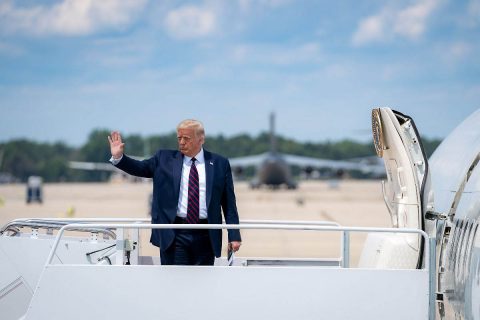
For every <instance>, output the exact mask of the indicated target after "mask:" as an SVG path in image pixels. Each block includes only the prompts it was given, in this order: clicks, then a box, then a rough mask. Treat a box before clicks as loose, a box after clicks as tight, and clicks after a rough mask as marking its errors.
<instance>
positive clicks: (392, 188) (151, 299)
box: [0, 108, 480, 320]
mask: <svg viewBox="0 0 480 320" xmlns="http://www.w3.org/2000/svg"><path fill="white" fill-rule="evenodd" d="M479 121H480V110H478V111H477V112H475V113H474V114H472V115H471V116H470V117H469V118H467V119H466V120H465V121H464V122H463V123H462V124H460V125H459V126H458V127H457V128H456V129H455V130H454V131H453V132H452V133H451V134H450V135H449V136H448V137H447V138H446V139H445V140H444V141H443V142H442V144H441V145H440V146H439V147H438V148H437V150H436V151H435V153H434V154H433V155H432V157H431V158H430V159H429V160H428V161H427V159H426V157H425V153H424V152H423V149H422V143H421V140H420V136H419V133H418V131H417V128H416V126H415V123H414V122H413V119H412V118H410V117H409V116H406V115H404V114H402V113H399V112H396V111H393V110H391V109H388V108H378V109H374V110H373V113H372V128H373V132H374V141H375V146H376V150H377V153H378V155H379V156H381V157H382V158H383V161H384V163H385V167H386V172H387V180H386V181H385V182H384V183H383V190H384V199H385V203H386V207H387V211H388V212H389V214H390V216H391V218H392V227H391V228H360V227H342V226H338V225H335V224H332V223H331V222H330V223H325V222H321V221H241V222H240V224H239V225H235V226H232V225H228V226H227V225H190V226H188V227H190V228H193V229H202V228H240V229H262V230H263V229H274V230H303V231H304V232H337V233H339V234H340V235H341V237H342V239H343V241H342V242H341V247H340V256H339V257H333V258H330V259H285V258H278V259H271V258H269V259H267V258H261V257H260V258H258V257H255V258H249V257H247V258H237V259H236V260H235V262H234V264H233V266H227V263H226V261H225V259H219V260H217V261H216V265H215V266H211V267H210V266H202V267H195V266H159V265H158V263H159V261H158V257H149V256H141V255H139V252H138V245H137V242H138V233H137V232H136V231H138V230H139V229H152V228H185V227H186V226H185V225H151V224H148V221H147V220H138V219H77V220H75V219H34V220H32V219H18V220H14V221H12V222H11V223H9V224H7V225H6V226H4V227H3V228H2V229H0V231H1V235H0V270H1V271H2V272H0V312H1V314H2V319H3V318H5V319H18V318H20V317H22V318H23V319H66V318H68V319H84V318H86V317H91V316H92V315H94V316H95V317H96V318H115V319H130V318H134V317H135V318H141V319H154V318H158V317H160V316H161V317H162V318H164V319H186V318H191V317H195V319H218V318H224V317H226V316H228V318H230V319H245V318H247V317H248V318H254V319H293V318H297V319H320V318H321V319H394V320H395V319H429V320H433V319H449V320H450V319H455V320H457V319H471V320H479V319H480V299H479V297H480V236H479V235H478V233H477V231H478V223H479V217H480V209H479V208H480V197H478V195H479V188H480V168H479V166H478V162H479V159H480V128H479V127H478V123H479ZM30 228H31V230H32V231H30V230H29V229H30ZM42 230H43V231H42ZM55 230H57V231H55ZM68 231H75V233H73V234H66V233H67V232H68ZM354 232H367V233H368V237H367V240H366V242H365V245H364V248H363V251H362V255H361V258H360V262H359V265H358V266H357V267H356V268H351V267H350V262H349V247H350V244H349V243H350V234H352V233H354ZM127 233H130V237H127V236H126V234H127ZM99 235H103V237H99ZM127 263H128V264H127ZM192 283H194V284H195V285H194V286H192ZM205 288H206V289H205ZM179 295H182V296H183V295H188V296H190V295H191V296H194V297H195V299H192V300H190V301H189V302H188V306H186V304H185V302H184V301H182V299H179V298H178V297H179ZM212 301H214V302H212ZM212 303H213V304H214V306H212Z"/></svg>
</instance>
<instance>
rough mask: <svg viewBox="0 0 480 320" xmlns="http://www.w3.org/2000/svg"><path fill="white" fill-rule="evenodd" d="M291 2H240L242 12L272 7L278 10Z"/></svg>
mask: <svg viewBox="0 0 480 320" xmlns="http://www.w3.org/2000/svg"><path fill="white" fill-rule="evenodd" d="M290 2H292V1H291V0H238V5H239V7H240V9H241V10H242V11H250V9H252V8H258V7H270V8H277V7H281V6H284V5H286V4H289V3H290Z"/></svg>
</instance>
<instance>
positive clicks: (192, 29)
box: [165, 5, 217, 39]
mask: <svg viewBox="0 0 480 320" xmlns="http://www.w3.org/2000/svg"><path fill="white" fill-rule="evenodd" d="M165 26H166V28H167V31H168V33H169V34H170V35H171V36H172V37H174V38H178V39H192V38H202V37H206V36H209V35H212V34H213V33H214V32H215V31H216V27H217V16H216V14H215V12H214V11H213V10H212V9H208V8H200V7H196V6H192V5H187V6H182V7H180V8H178V9H175V10H172V11H170V12H169V13H168V14H167V17H166V19H165Z"/></svg>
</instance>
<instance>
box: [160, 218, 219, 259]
mask: <svg viewBox="0 0 480 320" xmlns="http://www.w3.org/2000/svg"><path fill="white" fill-rule="evenodd" d="M202 222H203V223H206V221H201V223H202ZM175 223H184V220H181V219H179V218H177V219H176V220H175ZM174 231H175V240H174V241H173V243H172V244H171V245H170V246H169V247H168V248H167V249H166V250H161V249H160V260H161V263H162V265H197V266H211V265H213V263H214V261H215V255H214V254H213V250H212V244H211V242H210V235H209V233H208V230H207V229H205V230H192V229H175V230H174Z"/></svg>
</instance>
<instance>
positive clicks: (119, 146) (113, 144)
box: [108, 131, 125, 159]
mask: <svg viewBox="0 0 480 320" xmlns="http://www.w3.org/2000/svg"><path fill="white" fill-rule="evenodd" d="M108 142H110V152H111V153H112V157H113V158H114V159H120V158H121V157H122V155H123V149H124V146H125V143H123V142H122V136H121V135H120V132H118V131H113V132H112V133H111V134H110V135H109V136H108Z"/></svg>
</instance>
